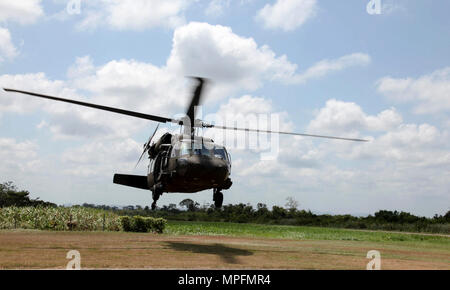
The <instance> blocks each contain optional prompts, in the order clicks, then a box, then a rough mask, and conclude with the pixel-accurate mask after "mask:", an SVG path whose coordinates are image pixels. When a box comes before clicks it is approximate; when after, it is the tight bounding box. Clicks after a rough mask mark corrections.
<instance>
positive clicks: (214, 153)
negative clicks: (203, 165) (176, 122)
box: [172, 141, 228, 160]
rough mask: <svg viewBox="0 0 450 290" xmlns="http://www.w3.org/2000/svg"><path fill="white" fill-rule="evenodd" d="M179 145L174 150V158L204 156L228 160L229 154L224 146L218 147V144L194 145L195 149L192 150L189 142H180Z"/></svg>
mask: <svg viewBox="0 0 450 290" xmlns="http://www.w3.org/2000/svg"><path fill="white" fill-rule="evenodd" d="M177 145H178V146H176V147H175V148H174V149H173V150H172V157H181V156H186V155H202V156H209V157H216V158H221V159H223V160H228V154H227V152H226V151H225V148H224V147H222V146H218V145H216V144H207V145H205V144H200V143H194V149H191V148H192V144H191V142H189V141H186V142H180V143H179V144H177ZM177 147H178V148H177Z"/></svg>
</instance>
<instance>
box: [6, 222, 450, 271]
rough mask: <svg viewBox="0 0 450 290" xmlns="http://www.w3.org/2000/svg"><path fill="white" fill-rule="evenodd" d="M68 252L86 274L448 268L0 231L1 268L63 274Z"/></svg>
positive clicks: (274, 245)
mask: <svg viewBox="0 0 450 290" xmlns="http://www.w3.org/2000/svg"><path fill="white" fill-rule="evenodd" d="M69 250H78V251H79V252H80V254H81V266H82V268H85V269H86V268H109V269H115V268H133V269H142V268H145V269H183V268H188V269H365V267H366V264H367V263H368V261H369V260H368V259H367V258H366V254H367V252H368V251H369V250H378V251H380V253H381V257H382V269H450V252H449V251H448V249H430V248H423V249H421V248H419V247H411V246H405V247H403V246H402V245H401V244H400V243H394V244H386V243H370V242H359V241H310V240H306V241H302V240H286V239H265V238H242V237H224V236H171V235H155V234H139V233H123V232H45V231H25V230H18V231H0V268H1V269H21V268H26V269H35V268H38V269H42V268H45V269H49V268H50V269H64V268H65V267H66V264H67V262H68V260H67V259H66V254H67V252H68V251H69Z"/></svg>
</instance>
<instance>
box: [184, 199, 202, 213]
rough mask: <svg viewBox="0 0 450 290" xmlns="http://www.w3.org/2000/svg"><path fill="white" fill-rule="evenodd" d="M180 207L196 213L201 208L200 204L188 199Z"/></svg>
mask: <svg viewBox="0 0 450 290" xmlns="http://www.w3.org/2000/svg"><path fill="white" fill-rule="evenodd" d="M180 206H181V207H186V208H187V210H188V211H196V210H197V209H198V208H199V206H200V204H199V203H198V202H194V201H193V200H192V199H190V198H186V199H183V200H182V201H181V202H180Z"/></svg>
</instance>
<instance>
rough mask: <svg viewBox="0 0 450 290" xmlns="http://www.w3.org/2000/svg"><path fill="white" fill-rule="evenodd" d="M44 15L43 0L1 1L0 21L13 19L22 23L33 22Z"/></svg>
mask: <svg viewBox="0 0 450 290" xmlns="http://www.w3.org/2000/svg"><path fill="white" fill-rule="evenodd" d="M43 15H44V11H43V9H42V6H41V0H20V1H1V2H0V22H7V21H13V22H18V23H20V24H32V23H34V22H36V20H37V19H38V18H39V17H41V16H43Z"/></svg>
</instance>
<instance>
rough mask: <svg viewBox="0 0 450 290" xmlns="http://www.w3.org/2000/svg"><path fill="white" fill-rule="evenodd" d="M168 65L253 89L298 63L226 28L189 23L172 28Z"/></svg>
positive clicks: (284, 74)
mask: <svg viewBox="0 0 450 290" xmlns="http://www.w3.org/2000/svg"><path fill="white" fill-rule="evenodd" d="M167 67H168V69H170V70H172V71H176V72H177V73H178V74H180V75H198V76H207V77H209V78H211V79H212V80H214V81H215V82H216V83H217V85H221V84H222V83H226V84H232V86H234V87H237V88H244V89H250V90H252V89H256V88H258V87H260V86H261V84H262V83H261V81H262V79H277V78H278V79H281V78H283V77H288V76H290V75H292V74H293V73H294V72H295V69H296V67H297V65H295V64H292V63H290V62H289V61H288V60H287V58H286V56H284V55H283V56H281V57H276V55H275V53H274V52H273V51H272V50H270V48H269V47H268V46H261V47H258V45H257V44H256V42H255V41H254V40H253V38H245V37H241V36H239V35H237V34H234V33H233V32H232V30H231V28H229V27H226V26H221V25H210V24H207V23H198V22H191V23H189V24H188V25H185V26H183V27H179V28H178V29H176V30H175V32H174V37H173V46H172V51H171V54H170V57H169V59H168V61H167Z"/></svg>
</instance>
